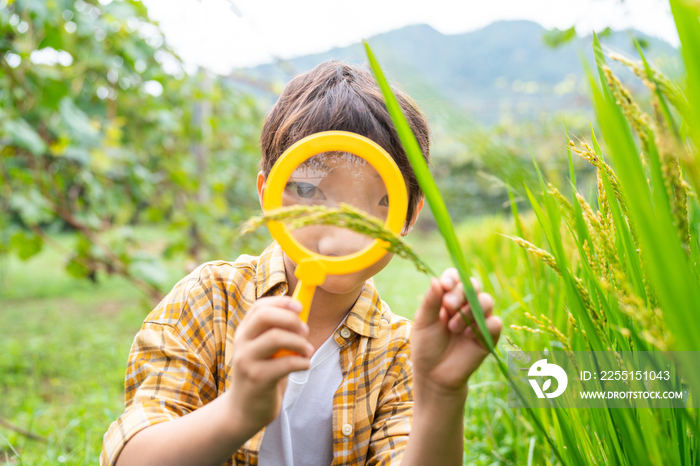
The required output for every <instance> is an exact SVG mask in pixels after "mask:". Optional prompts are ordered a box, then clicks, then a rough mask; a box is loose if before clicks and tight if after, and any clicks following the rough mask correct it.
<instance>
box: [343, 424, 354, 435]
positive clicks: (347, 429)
mask: <svg viewBox="0 0 700 466" xmlns="http://www.w3.org/2000/svg"><path fill="white" fill-rule="evenodd" d="M350 434H352V426H351V425H350V424H345V425H344V426H343V435H345V436H346V437H347V436H348V435H350Z"/></svg>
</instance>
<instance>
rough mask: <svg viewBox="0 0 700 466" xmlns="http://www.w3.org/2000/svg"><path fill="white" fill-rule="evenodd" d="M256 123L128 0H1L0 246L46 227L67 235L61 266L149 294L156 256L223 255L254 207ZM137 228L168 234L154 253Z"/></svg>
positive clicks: (43, 236) (19, 243)
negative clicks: (188, 66)
mask: <svg viewBox="0 0 700 466" xmlns="http://www.w3.org/2000/svg"><path fill="white" fill-rule="evenodd" d="M261 120H262V113H261V111H260V109H259V108H258V106H257V104H256V102H255V101H254V100H253V99H252V98H251V97H249V96H246V95H243V94H241V93H240V91H236V90H234V89H233V88H231V87H230V86H229V85H227V84H226V83H225V82H224V81H222V80H220V79H218V78H214V77H211V76H208V75H206V74H205V73H204V72H202V71H199V72H197V73H193V74H192V75H190V74H187V73H185V71H184V70H183V64H182V63H181V61H180V60H179V58H178V57H177V56H176V55H175V54H174V53H173V52H172V51H171V50H170V49H169V48H168V47H167V46H166V45H165V44H164V40H163V35H162V33H161V31H160V29H159V28H158V26H157V25H156V24H154V23H153V22H152V21H150V20H149V18H148V13H147V11H146V8H145V7H144V6H143V5H142V4H141V3H140V2H138V1H135V0H123V1H110V0H100V2H99V3H97V2H95V3H92V2H86V1H83V0H77V1H75V2H72V1H65V0H52V1H49V2H44V1H40V0H16V1H9V2H8V0H0V160H1V164H0V253H8V252H14V253H16V254H18V256H19V257H20V258H22V259H28V258H30V257H32V256H33V255H34V254H36V253H38V252H39V251H40V250H41V249H42V247H43V245H44V244H45V243H49V244H50V245H52V246H55V247H58V248H61V246H60V245H59V244H58V243H57V242H55V241H53V240H52V239H51V234H52V233H55V232H58V231H61V230H65V229H71V230H74V231H75V232H76V233H77V234H76V240H75V243H74V244H73V245H72V247H70V248H69V250H65V251H64V252H65V253H66V255H67V261H66V268H67V270H68V272H69V273H71V274H72V275H74V276H77V277H86V278H89V279H91V280H93V281H95V280H97V279H98V277H99V275H100V274H102V273H107V274H119V275H122V276H124V277H126V278H128V279H129V280H131V281H133V282H134V283H135V284H136V285H138V286H139V287H140V288H141V289H143V290H144V291H145V292H146V293H147V294H148V295H149V296H150V297H151V298H153V299H157V298H159V297H160V296H161V295H162V287H163V285H164V282H165V280H166V277H167V275H166V270H165V268H164V266H163V263H162V259H163V257H164V256H166V257H168V256H171V255H173V254H176V253H187V254H188V255H189V257H190V267H191V266H192V265H193V264H198V263H199V262H201V261H202V260H204V259H206V258H213V257H216V256H217V255H224V254H226V253H227V251H229V248H230V246H231V241H232V240H233V234H234V229H235V225H236V224H237V223H239V221H240V220H242V219H244V218H247V217H248V216H249V214H250V213H251V211H252V210H253V209H256V208H258V206H257V197H256V196H255V176H254V174H255V173H256V172H257V168H256V164H257V161H258V155H257V154H258V149H257V138H258V134H259V128H260V126H261ZM195 154H196V155H195ZM143 223H158V224H161V225H163V224H164V225H166V226H167V228H169V229H170V230H171V231H172V234H169V235H168V239H167V240H166V241H167V244H166V245H165V247H164V248H163V249H162V251H159V253H154V252H152V251H151V252H149V251H147V250H145V248H144V247H143V245H142V244H140V241H139V238H137V237H136V235H135V233H134V230H133V228H132V227H133V226H134V225H137V224H143ZM164 240H165V239H164Z"/></svg>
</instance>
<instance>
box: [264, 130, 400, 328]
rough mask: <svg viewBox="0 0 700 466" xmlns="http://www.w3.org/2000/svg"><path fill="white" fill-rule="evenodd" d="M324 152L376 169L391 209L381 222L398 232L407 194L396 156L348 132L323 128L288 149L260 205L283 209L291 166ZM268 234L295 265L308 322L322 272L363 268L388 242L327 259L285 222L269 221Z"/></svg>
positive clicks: (378, 256)
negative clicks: (351, 156) (358, 159)
mask: <svg viewBox="0 0 700 466" xmlns="http://www.w3.org/2000/svg"><path fill="white" fill-rule="evenodd" d="M324 152H349V153H351V154H355V155H357V156H359V157H362V158H363V159H364V160H366V161H367V162H369V163H370V165H372V166H373V167H374V169H375V170H376V171H377V173H379V175H380V176H381V178H382V180H383V181H384V185H385V186H386V189H387V195H388V197H389V213H388V215H387V219H386V222H385V226H386V227H387V228H388V229H389V230H391V231H393V232H394V233H396V234H397V235H398V234H400V232H401V229H402V228H403V225H404V223H405V221H406V212H407V209H408V195H407V193H406V183H405V182H404V179H403V175H402V174H401V170H399V167H398V166H397V165H396V162H394V159H392V158H391V156H390V155H389V154H388V153H387V152H386V151H385V150H384V149H383V148H382V147H381V146H380V145H378V144H377V143H375V142H374V141H372V140H370V139H368V138H366V137H364V136H360V135H359V134H355V133H351V132H348V131H324V132H320V133H316V134H312V135H311V136H307V137H305V138H304V139H302V140H300V141H298V142H297V143H295V144H294V145H292V146H291V147H290V148H289V149H287V150H286V151H285V152H284V153H283V154H282V155H281V156H280V158H279V159H278V160H277V162H276V163H275V165H274V166H273V167H272V170H270V174H269V175H268V177H267V180H266V186H265V193H264V195H263V209H264V210H266V211H267V210H274V209H277V208H280V207H282V194H283V193H284V189H285V187H286V185H287V180H289V177H290V176H291V175H292V173H293V172H294V170H296V168H297V167H298V166H299V165H300V164H301V163H303V162H305V161H306V160H308V159H310V158H311V157H313V156H314V155H318V154H322V153H324ZM267 227H268V229H269V230H270V234H271V235H272V237H273V238H274V239H275V240H277V242H278V243H279V244H280V246H281V247H282V249H283V250H284V252H285V253H286V254H287V255H288V256H289V258H290V259H291V260H292V261H293V262H295V263H296V264H297V267H296V270H295V272H294V275H295V276H296V277H297V278H298V279H299V281H298V283H297V287H296V289H295V290H294V295H293V297H294V298H296V299H298V300H299V301H300V302H301V303H302V305H303V306H304V309H303V310H302V311H301V313H300V317H301V319H302V320H303V321H304V322H306V320H307V319H308V315H309V309H310V307H311V300H312V299H313V294H314V292H315V290H316V287H317V286H318V285H321V284H322V283H323V282H324V280H325V279H326V275H344V274H350V273H354V272H358V271H360V270H363V269H366V268H367V267H369V266H371V265H372V264H374V263H376V262H377V261H378V260H379V259H381V258H382V257H384V255H385V254H386V252H387V250H386V248H387V246H388V244H387V243H386V241H383V240H379V239H375V240H374V241H373V242H372V243H371V244H370V245H369V246H367V247H365V248H364V249H363V250H361V251H358V252H356V253H353V254H349V255H347V256H341V257H327V256H322V255H320V254H317V253H315V252H313V251H310V250H308V249H307V248H305V247H304V246H302V245H301V244H299V242H298V241H297V240H296V239H295V238H294V237H293V236H292V235H291V233H290V231H289V229H288V228H287V226H286V225H285V224H284V223H282V222H278V221H275V220H271V221H269V222H268V223H267Z"/></svg>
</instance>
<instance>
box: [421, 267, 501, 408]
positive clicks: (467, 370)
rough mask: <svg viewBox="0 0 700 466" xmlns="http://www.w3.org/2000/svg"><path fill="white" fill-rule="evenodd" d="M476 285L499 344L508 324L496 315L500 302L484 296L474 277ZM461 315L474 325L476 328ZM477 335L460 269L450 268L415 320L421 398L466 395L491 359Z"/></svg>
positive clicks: (433, 287) (435, 281)
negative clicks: (473, 378)
mask: <svg viewBox="0 0 700 466" xmlns="http://www.w3.org/2000/svg"><path fill="white" fill-rule="evenodd" d="M472 283H473V284H474V288H475V290H476V293H477V296H478V298H479V303H480V304H481V307H482V309H483V310H484V317H485V318H486V326H487V328H488V330H489V333H490V334H491V338H492V339H493V342H494V345H495V344H496V342H497V341H498V338H499V336H500V334H501V328H502V326H503V323H502V321H501V319H500V318H498V317H496V316H494V315H492V311H493V305H494V299H493V298H492V297H491V295H489V294H488V293H482V292H481V284H479V283H478V281H477V280H476V279H474V278H472ZM461 314H463V315H464V316H466V318H467V321H469V322H472V325H471V326H470V325H467V323H466V322H465V321H464V318H463V317H462V315H461ZM472 327H473V329H472ZM474 331H477V332H478V327H477V326H476V323H475V322H474V319H473V317H472V312H471V306H470V305H469V303H468V302H467V300H466V297H465V296H464V288H463V286H462V283H461V282H460V280H459V274H458V273H457V270H456V269H454V268H450V269H447V270H445V272H444V273H443V274H442V276H441V277H440V279H439V280H438V279H436V278H433V279H432V280H431V282H430V289H429V290H428V292H427V293H426V295H425V298H424V299H423V303H422V304H421V306H420V308H419V309H418V311H417V312H416V316H415V325H414V328H413V331H412V335H411V354H412V357H411V359H412V360H413V377H414V385H415V386H416V388H418V390H417V392H416V397H417V398H418V396H420V395H425V394H427V393H432V394H439V395H456V396H458V397H463V396H466V391H467V380H468V379H469V377H470V376H471V375H472V374H473V373H474V371H476V369H477V368H478V367H479V365H481V363H482V361H483V360H484V358H485V357H486V356H487V355H488V354H489V351H488V349H487V348H486V347H484V345H483V344H482V343H481V341H480V340H479V338H478V337H477V336H476V335H475V334H474ZM423 390H424V391H423ZM421 391H423V393H421Z"/></svg>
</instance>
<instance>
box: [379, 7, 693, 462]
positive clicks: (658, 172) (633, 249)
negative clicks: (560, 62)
mask: <svg viewBox="0 0 700 466" xmlns="http://www.w3.org/2000/svg"><path fill="white" fill-rule="evenodd" d="M671 9H672V11H673V14H674V18H675V21H676V25H677V28H678V31H679V36H680V38H681V43H682V51H683V56H684V61H685V64H686V72H687V77H686V80H685V81H684V82H683V83H673V82H671V81H670V80H669V79H667V78H666V77H664V76H663V75H662V74H661V73H660V72H659V71H657V70H655V69H653V68H652V67H651V65H650V64H649V63H648V62H647V61H646V59H645V57H644V55H643V54H642V51H641V49H639V52H640V58H641V60H640V61H634V60H630V59H627V58H624V57H620V56H616V55H613V56H612V57H611V58H613V59H616V60H618V61H621V62H622V63H624V64H626V65H628V66H629V67H630V68H632V71H634V72H635V73H636V74H637V76H639V77H640V78H642V79H643V81H644V83H645V84H646V85H647V86H648V87H649V89H650V90H651V91H652V110H651V112H649V113H647V112H645V111H643V110H642V108H641V107H640V106H639V105H638V104H637V103H636V102H635V100H634V98H633V96H632V95H631V93H630V92H629V91H628V89H627V88H626V87H625V85H624V84H623V83H622V82H621V81H620V80H619V79H618V78H617V77H616V76H615V75H614V74H613V73H612V71H611V70H610V69H609V68H608V67H607V65H606V61H605V57H604V54H603V52H602V49H601V47H600V44H599V42H598V40H597V38H595V37H594V52H595V58H596V69H597V73H595V74H594V73H593V72H592V71H589V72H588V75H589V81H590V84H591V91H592V96H593V104H594V108H595V110H596V115H597V118H598V123H599V126H600V132H601V133H602V136H603V138H604V142H605V145H604V147H606V150H605V152H604V151H603V150H602V149H601V144H600V143H599V141H598V139H597V138H596V134H595V132H593V131H592V138H591V141H580V142H578V143H576V142H574V141H571V140H567V141H566V142H567V147H568V153H569V164H570V168H571V170H570V187H569V188H570V191H571V195H570V197H567V196H565V195H564V194H563V193H562V192H561V191H560V190H559V189H557V188H556V187H555V186H553V185H551V184H548V183H547V182H546V181H545V180H544V178H543V177H542V175H541V174H540V172H539V169H538V170H537V171H538V174H539V186H536V187H535V186H523V187H516V189H519V190H520V191H521V192H522V194H523V195H525V196H526V197H527V198H528V199H529V201H530V204H531V206H532V209H533V212H534V214H535V216H536V218H537V221H538V224H539V229H540V231H541V232H542V235H543V238H542V239H537V240H535V239H531V240H528V239H527V238H526V237H525V235H524V234H523V228H522V220H521V218H520V215H519V213H518V211H517V205H516V204H515V203H512V204H511V205H512V208H513V216H514V219H515V230H516V235H517V236H513V237H512V240H513V241H514V243H515V244H517V245H519V246H520V247H521V248H523V251H524V252H525V253H526V254H530V255H532V256H533V257H534V258H535V259H536V260H538V261H540V262H541V263H542V264H544V265H545V267H547V268H549V269H550V270H551V271H552V272H553V273H554V274H555V275H556V276H557V277H558V279H557V281H558V284H559V288H560V290H561V292H558V294H557V295H556V296H552V297H551V298H553V299H551V300H550V299H548V298H550V297H549V296H546V295H545V296H544V298H542V297H539V298H538V299H536V300H533V303H532V305H529V306H523V307H526V308H528V309H530V310H531V311H533V312H526V313H524V314H523V315H524V317H525V319H526V320H527V321H529V322H530V323H529V325H513V329H514V330H516V331H518V332H521V333H519V335H520V336H521V337H522V338H521V339H520V340H522V342H523V343H521V345H522V346H524V347H527V346H531V345H532V344H535V345H540V347H539V348H537V349H543V348H542V347H541V346H544V347H545V348H547V349H549V350H550V351H555V350H563V351H611V352H620V351H665V350H668V351H674V352H675V353H673V354H674V356H673V357H674V359H675V361H674V362H675V363H676V365H677V367H678V368H679V372H680V374H681V376H682V382H683V383H684V385H683V387H690V389H691V390H697V387H700V371H693V370H692V368H693V358H694V356H695V355H694V354H693V353H692V351H693V350H697V349H698V347H700V325H697V324H695V323H694V322H695V320H696V315H695V314H696V312H695V309H697V305H698V303H700V270H699V269H698V264H699V261H698V259H699V258H700V243H699V237H700V231H699V230H698V228H697V224H698V219H699V217H700V205H699V204H698V201H697V194H696V193H697V192H698V189H700V153H699V152H698V147H700V60H698V57H700V22H699V21H698V17H699V16H700V11H699V10H700V5H698V4H697V2H696V3H695V4H693V3H689V2H682V1H681V0H672V1H671ZM368 55H369V58H370V64H371V66H372V67H373V70H374V71H375V76H376V77H377V79H378V81H379V84H380V86H381V87H382V88H383V90H384V91H385V92H384V94H385V99H386V100H387V106H388V108H389V110H390V112H391V111H392V105H391V96H390V95H388V94H389V93H388V92H386V89H388V87H387V86H382V84H383V83H382V79H383V77H382V76H381V74H380V73H378V72H377V70H378V68H379V67H378V64H377V63H376V60H375V59H374V58H373V56H372V55H371V53H370V52H369V50H368ZM391 113H392V118H394V123H395V125H396V127H397V130H398V132H399V135H401V137H402V142H403V144H404V147H405V149H406V151H407V153H409V154H410V153H411V152H415V151H413V150H412V149H413V148H412V147H411V141H410V135H406V134H402V133H405V132H406V131H405V128H402V127H401V117H402V115H400V111H399V112H398V113H399V114H398V115H397V114H396V111H394V112H391ZM402 129H403V131H402ZM574 154H575V155H576V156H580V157H582V158H584V159H585V160H587V161H588V162H590V163H591V164H592V165H593V166H594V167H595V169H596V172H597V193H596V196H595V197H596V199H595V202H589V201H587V200H586V198H585V197H584V196H583V195H582V194H581V193H580V192H579V191H578V189H577V186H576V178H575V173H574V170H573V163H572V161H571V158H572V157H573V156H574ZM411 162H412V163H413V162H414V160H413V158H411ZM536 168H537V167H536ZM414 169H415V170H416V172H417V175H418V178H419V181H420V182H421V187H423V189H424V190H426V189H425V187H424V182H425V181H426V180H428V184H430V174H429V173H427V170H422V169H416V165H415V164H414ZM568 190H569V189H568V188H567V191H568ZM426 191H429V190H426ZM435 191H436V190H435ZM426 195H427V197H428V200H429V201H430V193H429V192H426ZM433 195H435V193H433ZM436 197H437V198H438V202H437V203H436V205H437V212H435V211H436V208H435V207H434V205H433V203H430V205H431V208H433V211H434V213H436V219H437V222H438V226H439V227H440V230H441V232H442V233H443V235H444V237H445V240H446V243H447V246H448V248H449V249H450V253H451V255H452V257H453V259H455V263H456V265H457V267H458V269H460V275H466V270H465V269H466V267H464V269H463V268H461V267H460V265H461V266H464V265H465V264H464V260H463V259H460V258H459V257H455V256H458V255H460V254H461V251H460V250H459V248H454V247H453V246H454V245H453V244H452V242H451V241H450V235H451V233H450V230H451V228H452V227H451V224H450V221H449V216H447V215H446V212H443V211H442V210H441V208H440V203H439V193H437V196H436ZM512 197H513V195H512V193H511V198H512ZM569 199H570V200H569ZM524 262H525V263H526V264H527V269H528V271H529V273H530V277H528V279H527V280H525V281H524V282H522V281H521V282H520V285H522V286H524V289H520V290H512V292H513V294H514V295H516V294H519V295H520V296H525V295H532V293H537V291H538V290H540V289H541V288H540V284H539V283H538V280H540V278H541V277H540V276H538V275H537V274H535V272H534V268H533V267H532V264H531V263H530V261H529V259H528V258H526V259H525V261H524ZM463 272H464V274H463ZM463 279H464V277H463ZM463 281H464V280H463ZM552 301H554V302H552ZM560 303H562V305H560ZM477 314H478V313H477ZM507 347H508V348H509V349H514V350H518V347H517V344H516V343H515V342H512V343H510V342H509V343H508V344H507ZM492 351H493V354H494V356H496V359H497V361H498V362H499V365H500V359H499V358H498V350H497V349H494V348H492ZM620 364H622V362H621V361H620ZM677 382H678V383H681V381H677ZM699 396H700V393H697V391H694V392H692V393H691V400H693V399H695V400H697V399H698V397H699ZM525 412H526V416H525V418H522V420H521V422H522V423H523V424H525V425H530V428H529V429H526V430H529V431H531V433H532V434H533V437H532V438H531V442H532V443H531V448H530V449H529V451H528V457H527V462H528V464H572V465H593V464H616V465H618V464H619V465H634V466H636V465H669V464H673V465H676V464H679V465H686V464H687V465H697V464H700V445H699V444H698V436H699V434H700V427H699V422H698V410H697V409H691V408H684V409H648V408H633V407H631V406H630V407H629V409H609V408H601V409H572V408H559V409H551V410H533V409H525ZM533 425H534V427H533ZM535 447H538V448H535ZM516 460H517V461H521V462H522V461H524V458H516Z"/></svg>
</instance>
